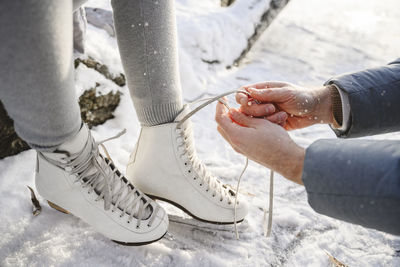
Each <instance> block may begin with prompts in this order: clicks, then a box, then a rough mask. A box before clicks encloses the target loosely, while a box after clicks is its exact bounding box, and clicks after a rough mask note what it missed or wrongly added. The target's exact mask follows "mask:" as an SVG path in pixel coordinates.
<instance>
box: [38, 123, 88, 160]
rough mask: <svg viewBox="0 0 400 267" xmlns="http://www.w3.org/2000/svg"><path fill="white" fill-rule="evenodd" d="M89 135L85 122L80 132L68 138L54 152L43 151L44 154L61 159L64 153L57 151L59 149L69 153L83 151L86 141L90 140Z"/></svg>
mask: <svg viewBox="0 0 400 267" xmlns="http://www.w3.org/2000/svg"><path fill="white" fill-rule="evenodd" d="M88 137H89V129H88V128H87V126H86V125H85V124H82V126H81V129H80V130H79V132H78V133H77V134H76V135H74V136H73V137H71V138H70V139H68V140H67V141H66V142H64V143H62V144H61V145H60V146H59V147H58V148H57V149H56V151H53V152H43V154H44V155H45V156H46V157H48V158H51V159H54V160H60V158H62V157H63V154H60V153H56V152H57V150H58V151H66V152H68V153H69V154H76V153H79V152H81V151H82V149H83V148H84V147H85V145H86V142H87V141H88Z"/></svg>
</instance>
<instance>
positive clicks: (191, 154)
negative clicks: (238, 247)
mask: <svg viewBox="0 0 400 267" xmlns="http://www.w3.org/2000/svg"><path fill="white" fill-rule="evenodd" d="M235 93H243V94H246V95H249V93H248V92H247V91H244V90H233V91H228V92H225V93H223V94H220V95H217V96H214V97H210V98H205V99H201V100H198V101H195V102H192V103H189V104H195V103H198V102H202V101H204V103H202V104H201V105H199V106H198V107H196V108H195V109H193V110H192V111H190V112H189V113H188V114H186V115H185V116H184V117H183V118H182V119H181V120H180V121H179V122H178V124H177V127H176V128H177V131H179V129H181V128H182V125H183V123H184V122H185V121H186V120H187V119H189V118H190V117H192V116H193V115H194V114H196V113H197V112H198V111H200V110H201V109H203V108H204V107H206V106H208V105H209V104H211V103H213V102H215V101H219V102H220V103H222V104H224V105H225V106H226V107H227V108H228V109H229V108H230V107H229V105H228V103H226V101H224V100H223V99H222V97H224V96H227V95H231V94H235ZM187 131H191V126H189V127H184V129H183V132H184V134H183V138H187V136H186V135H185V133H186V132H187ZM189 138H191V137H189ZM187 143H189V144H190V146H189V147H187V146H186V144H185V139H183V140H182V141H181V142H180V145H181V146H186V151H187V153H188V158H189V160H190V162H191V164H192V166H194V167H195V168H194V169H195V170H199V172H198V173H200V174H201V177H200V179H202V180H201V184H200V185H201V186H202V183H203V182H204V183H206V184H207V185H208V188H207V189H208V190H209V189H210V188H212V189H214V190H215V191H214V193H220V194H221V199H220V200H221V201H222V200H223V198H224V196H225V197H228V199H229V200H228V201H230V197H231V196H232V194H230V193H229V192H230V190H229V189H228V187H227V186H223V185H222V184H221V183H220V182H219V181H218V179H217V178H216V177H214V176H212V175H211V174H209V173H208V171H207V170H206V169H205V167H204V165H203V164H202V163H201V161H200V160H199V159H198V157H197V155H196V153H195V148H194V147H192V144H193V142H191V140H188V142H187ZM186 151H183V154H181V156H183V155H184V154H185V152H186ZM248 163H249V159H248V158H247V157H246V163H245V166H244V168H243V170H242V172H241V173H240V175H239V178H238V182H237V186H236V192H235V193H234V196H235V200H234V201H235V202H234V227H235V235H236V239H239V231H238V229H237V219H236V218H237V204H238V195H239V187H240V181H241V179H242V176H243V174H244V172H245V171H246V169H247V166H248ZM273 180H274V172H273V171H272V170H270V189H269V207H268V221H267V220H266V211H267V210H266V209H264V219H263V230H264V235H265V236H266V237H269V236H270V235H271V228H272V212H273V189H274V183H273ZM213 196H214V195H213ZM228 203H229V204H230V202H228Z"/></svg>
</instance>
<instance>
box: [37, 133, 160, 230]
mask: <svg viewBox="0 0 400 267" xmlns="http://www.w3.org/2000/svg"><path fill="white" fill-rule="evenodd" d="M124 133H125V130H123V131H122V132H120V133H118V134H117V135H115V136H113V137H111V138H108V139H105V140H103V141H100V142H95V141H94V139H93V137H92V136H91V134H90V132H89V136H88V140H87V142H86V144H85V146H84V148H83V149H82V150H81V151H80V152H78V153H74V154H70V153H67V152H61V153H63V154H66V156H65V157H64V158H62V159H61V161H58V160H53V159H50V158H47V157H46V160H48V161H49V162H51V163H53V164H54V165H57V166H59V167H61V168H62V169H64V170H65V171H67V172H68V173H69V174H70V175H72V176H74V177H75V181H74V182H75V183H77V182H80V183H81V185H82V187H83V188H87V187H88V188H89V189H88V193H92V192H93V191H94V192H95V193H96V194H98V197H97V198H96V200H95V201H99V200H101V199H103V200H104V209H105V210H109V209H110V208H111V209H112V212H115V211H116V210H117V209H119V210H120V211H121V214H120V217H123V216H125V215H128V219H127V222H128V223H130V222H131V221H132V219H133V218H134V217H135V218H136V219H137V225H136V227H137V228H139V227H140V224H141V221H142V220H146V219H147V218H144V214H145V212H144V211H145V210H146V209H147V208H151V209H152V207H151V205H150V203H151V199H150V198H148V197H147V196H146V195H144V194H143V193H142V192H140V191H138V190H137V189H136V188H135V187H134V186H133V185H131V184H130V183H129V182H128V181H127V179H126V178H125V177H124V176H123V175H122V174H121V173H120V172H119V171H118V170H117V168H116V167H115V166H114V164H113V162H112V160H111V158H110V157H109V154H108V152H107V150H106V149H105V147H104V145H103V143H104V142H107V141H110V140H113V139H116V138H118V137H120V136H121V135H123V134H124ZM99 145H101V146H102V147H103V149H105V153H106V154H107V156H108V158H105V157H104V156H103V155H101V154H100V152H99V149H98V146H99ZM42 156H43V155H42ZM111 206H112V207H111ZM156 209H157V210H158V207H157V208H156ZM157 210H154V211H152V214H151V216H150V218H149V223H148V226H151V224H152V222H153V221H154V219H155V215H156V214H157Z"/></svg>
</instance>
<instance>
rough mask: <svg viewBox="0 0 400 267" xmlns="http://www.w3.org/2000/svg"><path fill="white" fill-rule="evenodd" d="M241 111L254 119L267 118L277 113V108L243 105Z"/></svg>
mask: <svg viewBox="0 0 400 267" xmlns="http://www.w3.org/2000/svg"><path fill="white" fill-rule="evenodd" d="M240 111H241V112H243V113H245V114H246V115H251V116H254V117H266V116H270V115H272V114H274V113H275V111H276V108H275V106H274V105H273V104H258V105H251V106H249V105H247V104H246V105H242V106H241V107H240Z"/></svg>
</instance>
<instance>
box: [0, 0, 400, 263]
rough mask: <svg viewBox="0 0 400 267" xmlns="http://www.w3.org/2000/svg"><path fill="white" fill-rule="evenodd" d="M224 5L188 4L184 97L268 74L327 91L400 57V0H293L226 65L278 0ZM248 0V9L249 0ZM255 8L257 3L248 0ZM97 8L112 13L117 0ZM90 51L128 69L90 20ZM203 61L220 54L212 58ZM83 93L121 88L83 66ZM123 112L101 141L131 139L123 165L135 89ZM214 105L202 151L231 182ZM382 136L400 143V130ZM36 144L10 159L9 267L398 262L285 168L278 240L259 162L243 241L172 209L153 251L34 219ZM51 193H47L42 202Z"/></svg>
mask: <svg viewBox="0 0 400 267" xmlns="http://www.w3.org/2000/svg"><path fill="white" fill-rule="evenodd" d="M236 2H237V3H236V4H235V5H234V6H233V7H231V8H229V9H223V8H220V7H219V6H218V5H219V0H204V1H196V0H178V2H177V15H178V27H179V45H180V67H181V74H182V84H183V90H184V96H185V100H186V101H190V100H193V99H195V98H197V97H199V96H201V95H204V94H217V93H220V92H223V91H226V90H231V89H234V88H237V87H239V86H240V85H243V84H247V83H252V82H256V81H262V80H285V81H290V82H293V83H298V84H302V85H305V86H320V85H321V84H322V83H323V82H324V81H325V80H327V79H328V78H329V77H331V76H333V75H335V74H339V73H343V72H348V71H356V70H360V69H362V68H365V67H372V66H378V65H382V64H385V63H387V62H389V61H391V60H393V59H395V58H396V57H399V56H400V53H399V52H400V49H399V48H400V38H399V36H400V23H399V18H400V2H399V1H398V0H385V1H382V0H353V1H347V0H325V1H320V0H292V1H291V2H290V3H289V5H288V6H287V7H286V9H284V10H283V11H282V13H281V14H280V15H279V17H278V18H277V19H276V20H275V21H274V23H273V24H272V25H271V26H270V28H269V29H268V30H267V31H266V32H265V33H264V34H263V36H262V38H261V39H260V40H259V41H258V43H257V44H256V46H255V47H254V48H253V49H252V51H251V52H250V54H249V55H248V56H247V57H246V59H245V62H244V63H243V64H242V65H241V66H239V67H238V68H233V69H230V70H227V69H225V66H226V65H229V64H231V63H232V60H233V59H234V58H236V57H237V55H238V53H239V52H240V50H241V49H242V48H243V47H244V46H245V38H246V37H247V36H249V35H250V34H251V33H252V27H251V25H252V23H253V22H255V21H257V20H258V17H259V16H260V15H261V13H262V9H264V8H265V7H266V6H268V1H260V0H236ZM246 3H247V4H246ZM248 3H250V5H251V6H252V7H253V8H252V9H251V10H247V9H246V7H247V6H249V4H248ZM88 6H99V7H104V8H107V9H110V5H109V3H108V2H107V1H95V0H92V1H89V3H88ZM87 49H88V52H87V53H88V55H90V56H92V57H94V58H95V59H97V60H100V61H102V62H103V63H105V64H107V65H109V66H110V69H111V71H113V72H115V73H118V72H121V71H122V66H121V64H120V60H119V54H118V50H117V46H116V41H115V39H113V38H110V37H109V36H108V35H107V33H106V32H104V31H102V30H99V29H96V28H94V27H92V26H90V25H89V28H88V40H87ZM201 59H206V60H213V59H218V60H219V61H220V62H221V64H214V65H209V64H206V63H204V62H202V60H201ZM76 80H77V86H76V90H77V93H79V94H80V93H82V91H83V90H85V89H88V88H89V87H91V86H93V85H94V84H95V82H96V81H100V83H101V84H102V85H101V88H102V90H103V91H104V92H106V91H107V90H109V89H110V88H111V89H117V88H116V87H115V85H114V84H113V83H111V82H110V81H108V80H106V79H104V77H102V76H101V75H99V74H98V73H96V72H95V71H93V70H90V69H87V68H86V67H84V66H83V65H82V64H81V65H80V66H79V69H78V71H77V77H76ZM122 91H123V93H124V95H123V97H122V100H121V104H120V106H119V107H118V108H117V110H116V112H115V115H116V118H115V119H113V120H110V121H108V122H107V123H105V124H104V125H101V126H98V127H96V128H94V136H95V138H96V139H102V138H106V137H109V136H110V135H112V134H114V133H116V132H118V131H119V130H120V129H122V128H126V129H127V130H128V132H127V134H125V135H124V136H122V137H121V138H119V139H118V140H114V141H111V142H109V143H108V144H106V145H107V148H108V149H109V151H110V154H111V155H112V157H113V159H114V161H115V162H116V164H117V166H118V167H119V168H120V169H122V170H125V166H126V164H127V161H128V157H129V154H130V152H131V150H132V149H133V146H134V143H135V140H136V138H137V137H138V133H139V124H138V122H137V118H136V115H135V111H134V109H133V106H132V104H131V102H130V99H129V93H128V89H127V88H126V87H124V88H122ZM213 116H214V106H212V107H209V108H206V109H204V110H203V111H201V112H200V113H199V114H198V115H197V116H195V117H194V118H193V121H194V122H195V127H196V129H195V136H196V141H197V143H196V145H197V148H198V152H199V156H200V157H201V158H202V159H203V160H204V162H205V163H206V165H207V166H208V167H209V168H210V169H211V170H212V171H213V172H214V173H216V174H218V175H219V176H220V177H221V179H222V180H223V181H224V182H226V183H228V184H231V185H234V184H235V182H236V178H237V176H238V174H239V173H240V170H241V169H242V167H243V164H244V161H245V159H244V158H243V156H241V155H237V154H236V153H235V152H234V151H233V150H232V149H231V148H230V147H229V146H228V145H227V143H225V142H224V141H223V139H222V138H221V137H220V136H219V135H218V134H217V131H216V124H215V122H214V121H213ZM291 134H292V136H293V138H294V139H295V140H296V141H297V142H298V143H299V144H301V145H303V146H304V147H306V146H308V145H309V144H311V143H312V142H313V141H314V140H316V139H320V138H335V137H334V134H333V133H332V132H331V131H330V129H329V127H327V126H314V127H311V128H309V129H305V130H301V131H296V132H293V133H291ZM373 138H392V139H400V134H398V133H395V134H388V135H384V136H377V137H373ZM34 156H35V152H34V151H32V150H30V151H27V152H24V153H22V154H20V155H17V156H14V157H9V158H6V159H4V160H1V161H0V171H1V173H0V203H1V208H0V237H1V238H0V266H53V265H56V266H249V265H252V266H270V265H272V266H277V265H284V266H329V259H328V256H327V255H326V254H325V252H324V250H326V251H328V252H329V253H331V254H332V255H333V256H335V257H337V258H338V259H340V260H341V261H343V262H344V263H346V264H348V265H350V266H400V238H399V237H395V236H391V235H388V234H384V233H381V232H378V231H374V230H368V229H364V228H362V227H359V226H355V225H351V224H348V223H344V222H340V221H337V220H334V219H330V218H328V217H325V216H322V215H319V214H317V213H315V212H314V211H313V210H312V209H311V208H310V207H309V206H308V204H307V198H306V193H305V190H304V188H303V187H300V186H297V185H295V184H293V183H290V182H288V181H286V180H285V179H284V178H282V177H280V176H279V175H277V177H276V180H275V181H276V182H275V198H274V199H275V207H274V220H273V228H272V236H271V237H270V238H266V237H263V235H262V219H263V211H262V210H263V209H264V208H265V207H266V206H267V204H268V188H269V184H268V176H269V171H268V170H267V169H265V168H263V167H261V166H258V165H256V164H255V163H251V164H250V166H249V168H248V170H247V172H246V173H245V175H244V178H243V180H242V186H241V190H242V191H244V192H249V193H251V194H252V196H250V195H244V196H242V198H245V199H246V200H247V201H248V202H249V203H250V205H251V208H250V213H249V215H248V216H247V219H246V220H245V221H244V222H243V223H242V224H240V226H239V231H240V240H239V241H237V240H235V237H234V232H233V227H232V226H214V225H209V224H204V223H199V222H197V221H195V220H193V219H192V218H190V217H188V216H187V215H185V214H183V213H182V212H180V211H179V210H177V209H175V208H173V207H171V206H169V205H167V204H163V206H164V207H165V208H166V209H167V210H168V211H169V212H170V213H171V214H173V215H171V217H170V220H171V223H170V229H169V232H170V234H171V235H170V236H169V238H164V239H162V240H161V241H159V242H157V243H153V244H150V245H147V246H144V247H123V246H120V245H117V244H115V243H113V242H110V240H107V239H106V238H104V237H103V236H101V235H99V234H97V233H95V232H94V231H93V230H92V229H91V228H90V227H89V226H88V225H86V224H85V223H83V222H82V221H80V220H78V219H77V218H75V217H73V216H69V215H65V214H62V213H59V212H56V211H55V210H53V209H51V208H49V207H48V206H47V205H46V204H45V203H44V202H43V201H42V202H41V203H42V206H43V210H42V214H40V215H39V216H38V217H33V216H32V214H31V203H30V196H29V192H28V189H27V188H26V185H31V186H33V185H34V180H33V171H34ZM40 200H42V199H40Z"/></svg>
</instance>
